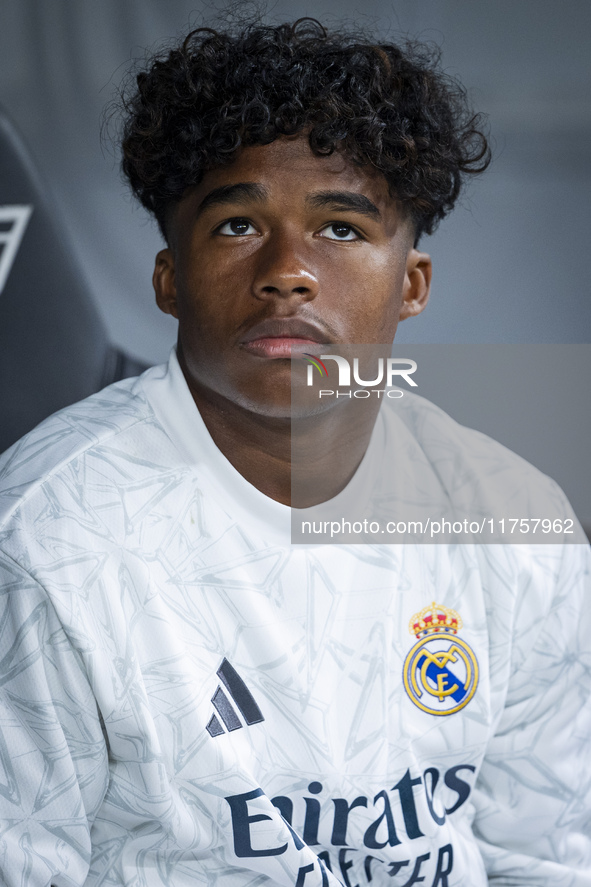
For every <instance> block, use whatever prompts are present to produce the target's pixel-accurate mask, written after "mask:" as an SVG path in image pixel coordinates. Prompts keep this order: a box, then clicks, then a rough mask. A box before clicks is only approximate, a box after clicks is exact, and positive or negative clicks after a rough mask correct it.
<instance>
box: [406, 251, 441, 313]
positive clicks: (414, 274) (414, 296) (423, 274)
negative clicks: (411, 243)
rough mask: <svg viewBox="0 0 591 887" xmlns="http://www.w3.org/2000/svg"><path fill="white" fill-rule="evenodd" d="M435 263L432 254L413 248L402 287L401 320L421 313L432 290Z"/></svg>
mask: <svg viewBox="0 0 591 887" xmlns="http://www.w3.org/2000/svg"><path fill="white" fill-rule="evenodd" d="M432 273H433V265H432V262H431V256H429V255H427V253H421V252H419V250H418V249H411V251H410V252H409V254H408V258H407V260H406V274H405V277H404V286H403V288H402V306H401V308H400V318H399V319H400V320H406V318H407V317H415V316H416V315H417V314H420V313H421V311H422V310H423V308H424V307H425V305H426V304H427V302H428V301H429V293H430V292H431V275H432Z"/></svg>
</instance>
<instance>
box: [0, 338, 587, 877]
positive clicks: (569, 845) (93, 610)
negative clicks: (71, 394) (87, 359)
mask: <svg viewBox="0 0 591 887" xmlns="http://www.w3.org/2000/svg"><path fill="white" fill-rule="evenodd" d="M406 403H407V404H408V405H407V406H405V407H404V409H402V410H401V413H400V415H401V416H402V420H401V421H404V422H405V423H406V428H407V430H408V431H409V433H410V434H411V435H413V436H414V439H416V440H418V442H419V444H420V446H421V447H422V448H423V451H424V452H426V453H436V452H437V450H438V448H439V450H440V451H441V452H444V451H445V452H449V446H450V440H453V442H454V443H453V446H454V460H455V462H454V464H457V465H458V466H459V469H458V470H461V465H462V460H463V459H467V458H472V457H473V454H474V452H475V448H476V450H478V452H480V453H493V454H494V457H495V459H496V461H497V462H499V460H500V461H501V462H502V463H503V465H504V466H505V467H506V470H507V472H509V476H511V473H513V476H514V477H515V483H516V484H517V485H519V484H520V483H522V482H523V475H522V472H523V470H524V469H523V464H524V463H522V461H521V460H519V459H518V458H517V457H515V456H512V454H510V453H508V451H506V450H504V449H503V448H502V447H500V446H499V445H498V444H495V443H494V442H492V441H490V440H489V439H488V438H485V437H483V436H482V435H478V434H477V433H476V432H472V431H469V430H467V429H461V428H459V426H457V425H456V423H454V422H453V420H451V419H450V418H449V417H447V416H445V415H444V414H443V413H441V411H439V410H437V409H436V408H435V407H432V406H431V405H427V404H426V403H425V402H424V401H422V400H421V399H420V398H416V397H411V396H409V397H408V398H407V402H406ZM379 421H381V420H379ZM382 432H383V433H381V437H380V435H376V436H374V438H372V444H371V445H370V447H377V446H378V444H377V443H375V440H378V439H379V440H382V441H385V444H380V446H382V447H383V446H385V447H386V449H387V447H388V446H389V444H388V428H387V427H386V428H385V429H382ZM375 458H380V453H379V452H377V451H376V452H373V453H372V459H374V460H375ZM429 458H431V457H429ZM528 470H529V471H530V473H531V477H533V480H531V479H530V480H528V483H539V484H541V485H544V484H546V483H547V481H546V479H544V478H543V477H542V476H541V475H540V476H538V475H537V473H535V472H533V469H528ZM0 477H1V481H0V587H1V595H0V760H1V765H0V873H1V874H0V883H1V884H2V885H6V887H47V885H54V887H82V885H85V887H98V885H104V887H123V885H125V887H189V885H191V887H195V885H199V884H202V885H223V887H234V885H235V887H247V885H248V887H255V885H257V887H259V885H260V887H264V885H267V884H268V885H289V887H316V885H327V887H328V885H330V887H332V885H338V884H342V885H344V887H356V885H360V887H361V885H367V884H371V885H372V887H378V885H386V884H387V885H392V887H403V885H404V887H411V885H413V884H422V885H423V887H456V885H458V887H459V885H462V887H483V885H486V884H487V883H488V882H489V879H490V883H493V884H498V885H535V887H545V885H552V887H557V885H560V887H588V885H591V833H590V819H591V812H590V811H591V805H590V796H591V743H590V735H591V718H590V706H589V684H590V676H591V653H590V652H589V651H590V640H589V639H590V638H591V606H590V604H591V599H590V595H589V590H590V585H589V550H588V547H587V546H584V545H575V544H572V545H568V544H566V545H561V544H556V545H480V546H479V545H350V546H341V545H322V546H314V545H310V546H305V545H291V544H290V521H289V518H290V512H289V509H288V508H286V507H284V506H282V505H280V504H279V503H277V502H275V501H273V500H270V499H268V498H267V497H265V496H264V495H263V494H261V493H260V492H259V491H258V490H256V489H255V488H254V487H252V486H251V485H250V484H248V483H247V482H246V481H245V480H244V478H242V477H241V476H240V475H239V474H238V473H237V472H236V471H235V470H234V469H233V467H232V466H231V465H230V463H229V462H228V461H227V460H226V459H225V458H224V456H223V455H222V454H221V453H220V451H219V450H218V449H217V448H216V446H215V444H214V443H213V441H212V440H211V438H210V436H209V434H208V432H207V430H206V428H205V426H204V424H203V422H202V420H201V417H200V416H199V413H198V411H197V409H196V407H195V405H194V402H193V400H192V398H191V395H190V392H189V390H188V388H187V386H186V383H185V382H184V379H183V376H182V373H181V371H180V368H179V366H178V363H177V361H176V358H175V357H174V355H173V357H172V358H171V361H170V363H169V365H168V367H167V366H162V367H156V368H153V369H152V370H149V371H148V372H147V373H145V374H144V375H143V376H141V377H140V378H139V379H137V380H127V381H125V382H121V383H118V384H116V385H114V386H111V387H110V388H108V389H105V391H103V392H101V393H99V394H97V395H95V396H93V397H91V398H89V399H88V400H86V401H83V402H82V403H80V404H76V405H75V406H73V407H69V408H68V409H66V410H64V411H62V412H61V413H58V414H56V415H55V416H53V417H51V418H50V419H49V420H47V421H46V422H44V423H43V424H42V425H41V426H39V428H37V429H36V430H35V431H33V432H31V434H29V435H28V436H27V437H25V438H24V439H23V440H22V441H20V442H19V443H18V444H16V445H15V446H14V447H13V448H12V449H11V450H9V451H8V453H7V454H6V455H5V457H4V459H3V461H2V462H1V463H0ZM548 483H549V482H548ZM442 484H443V482H442ZM448 494H449V491H448V490H446V489H444V488H443V485H442V490H441V496H442V500H443V499H445V498H446V497H447V496H448ZM552 495H554V496H555V495H556V494H555V492H553V493H552ZM564 508H565V514H568V513H569V512H568V506H567V505H565V506H564ZM435 628H437V629H438V630H437V631H435Z"/></svg>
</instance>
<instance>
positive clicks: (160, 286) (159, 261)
mask: <svg viewBox="0 0 591 887" xmlns="http://www.w3.org/2000/svg"><path fill="white" fill-rule="evenodd" d="M152 284H153V286H154V292H155V293H156V304H157V305H158V307H159V308H160V310H161V311H164V313H165V314H172V316H173V317H176V318H177V319H178V312H177V304H176V286H175V283H174V257H173V255H172V250H170V249H163V250H160V252H159V253H158V254H157V255H156V263H155V265H154V274H153V275H152Z"/></svg>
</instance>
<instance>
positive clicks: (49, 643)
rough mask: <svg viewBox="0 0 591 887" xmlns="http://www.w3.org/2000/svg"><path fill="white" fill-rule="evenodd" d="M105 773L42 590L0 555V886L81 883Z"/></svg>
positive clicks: (78, 679) (81, 688)
mask: <svg viewBox="0 0 591 887" xmlns="http://www.w3.org/2000/svg"><path fill="white" fill-rule="evenodd" d="M107 780H108V756H107V748H106V742H105V739H104V736H103V731H102V728H101V721H100V715H99V712H98V710H97V704H96V701H95V699H94V696H93V693H92V690H91V688H90V686H89V683H88V678H87V676H86V674H85V672H84V669H83V667H82V663H81V661H80V657H79V654H78V653H77V652H76V650H75V649H74V648H73V646H72V644H71V643H70V640H69V639H68V637H67V635H66V633H65V632H64V629H63V627H62V625H61V624H60V622H59V620H58V618H57V615H56V613H55V610H54V608H53V606H52V604H51V601H50V600H49V599H48V596H47V594H46V593H45V591H44V589H43V588H42V587H41V586H40V585H39V584H38V583H37V582H36V581H35V580H34V579H33V578H32V577H31V576H30V575H29V574H28V573H27V572H26V571H25V570H23V569H22V568H21V567H20V566H19V565H18V564H16V563H15V562H14V561H13V560H11V559H10V558H9V557H7V556H5V555H3V554H1V553H0V885H2V887H48V885H55V887H78V885H82V884H83V883H84V881H85V880H86V877H87V875H88V869H89V863H90V851H91V841H90V827H91V824H92V821H93V819H94V816H95V815H96V812H97V810H98V808H99V806H100V804H101V802H102V798H103V797H104V794H105V791H106V788H107Z"/></svg>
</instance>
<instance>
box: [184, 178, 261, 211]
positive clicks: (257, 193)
mask: <svg viewBox="0 0 591 887" xmlns="http://www.w3.org/2000/svg"><path fill="white" fill-rule="evenodd" d="M267 196H268V194H267V190H266V189H265V188H263V186H262V185H257V183H256V182H237V183H236V184H235V185H221V186H220V187H219V188H214V189H213V191H210V192H209V194H206V195H205V197H204V198H203V200H202V201H201V203H200V204H199V207H198V209H197V215H198V216H200V215H201V213H202V212H204V211H205V210H206V209H209V207H210V206H220V205H222V204H224V203H237V202H239V201H241V200H244V201H257V202H260V201H262V200H265V199H266V198H267Z"/></svg>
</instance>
